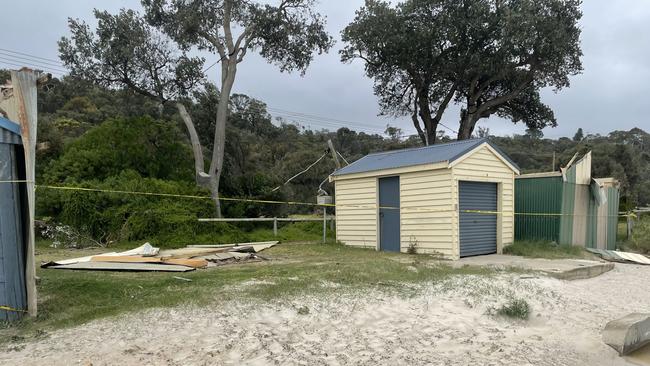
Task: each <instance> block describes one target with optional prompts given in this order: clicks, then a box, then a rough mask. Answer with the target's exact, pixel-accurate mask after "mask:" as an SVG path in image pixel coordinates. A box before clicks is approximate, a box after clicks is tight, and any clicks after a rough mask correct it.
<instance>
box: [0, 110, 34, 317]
mask: <svg viewBox="0 0 650 366" xmlns="http://www.w3.org/2000/svg"><path fill="white" fill-rule="evenodd" d="M24 156H25V155H24V152H23V146H22V138H21V134H20V127H19V126H18V125H17V124H15V123H13V122H11V121H10V120H8V119H5V118H3V117H1V116H0V321H13V320H17V319H19V318H21V317H22V315H23V314H25V313H24V311H25V310H26V308H27V292H26V282H25V258H26V256H25V251H26V245H25V237H26V235H25V234H26V230H27V227H26V223H27V220H26V219H27V217H28V216H27V215H28V213H27V211H26V207H27V194H26V193H27V192H26V190H25V184H24V183H8V182H11V181H19V180H25V158H24Z"/></svg>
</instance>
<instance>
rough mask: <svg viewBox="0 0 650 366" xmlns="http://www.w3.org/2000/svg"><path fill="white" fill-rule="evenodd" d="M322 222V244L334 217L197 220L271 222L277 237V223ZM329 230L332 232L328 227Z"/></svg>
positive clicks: (206, 220) (331, 228)
mask: <svg viewBox="0 0 650 366" xmlns="http://www.w3.org/2000/svg"><path fill="white" fill-rule="evenodd" d="M319 221H322V222H323V242H325V241H326V240H327V222H328V221H329V222H330V223H331V225H333V224H334V221H336V217H335V216H330V217H327V216H323V218H312V217H305V218H294V217H251V218H247V217H240V218H218V219H217V218H214V219H199V222H273V236H278V222H319ZM330 230H334V228H333V227H330Z"/></svg>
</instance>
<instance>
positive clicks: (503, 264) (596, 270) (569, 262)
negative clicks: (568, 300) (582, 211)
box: [451, 254, 614, 280]
mask: <svg viewBox="0 0 650 366" xmlns="http://www.w3.org/2000/svg"><path fill="white" fill-rule="evenodd" d="M451 263H452V265H453V266H458V267H462V266H480V267H491V268H499V269H507V268H521V269H524V270H529V271H535V272H541V273H543V274H545V275H548V276H551V277H554V278H558V279H561V280H581V279H587V278H592V277H596V276H600V275H601V274H603V273H605V272H608V271H611V270H612V269H613V268H614V263H611V262H598V261H590V260H584V259H542V258H525V257H518V256H514V255H502V254H492V255H482V256H477V257H468V258H461V259H460V260H458V261H454V262H451Z"/></svg>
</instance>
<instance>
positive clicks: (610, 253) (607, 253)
mask: <svg viewBox="0 0 650 366" xmlns="http://www.w3.org/2000/svg"><path fill="white" fill-rule="evenodd" d="M587 251H589V252H591V253H594V254H598V255H600V256H601V257H602V258H603V259H604V260H607V261H610V262H622V263H630V262H631V263H637V264H645V265H650V258H648V257H646V256H644V255H641V254H637V253H630V252H621V251H616V250H604V249H594V248H587Z"/></svg>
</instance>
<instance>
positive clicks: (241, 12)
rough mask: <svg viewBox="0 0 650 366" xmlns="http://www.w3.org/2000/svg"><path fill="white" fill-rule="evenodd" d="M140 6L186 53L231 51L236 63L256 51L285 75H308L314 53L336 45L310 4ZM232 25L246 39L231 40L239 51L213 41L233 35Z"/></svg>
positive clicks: (168, 2)
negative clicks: (307, 69) (295, 72)
mask: <svg viewBox="0 0 650 366" xmlns="http://www.w3.org/2000/svg"><path fill="white" fill-rule="evenodd" d="M142 5H143V8H144V10H145V17H146V19H147V21H148V22H149V23H150V24H151V25H153V26H155V27H157V28H158V29H160V30H161V31H162V32H164V33H165V34H167V35H169V36H170V37H171V38H172V39H173V40H174V41H175V42H177V43H178V44H179V46H180V47H181V48H183V49H187V48H191V47H194V46H195V47H198V48H199V49H207V50H209V51H215V48H216V49H219V52H223V48H225V47H227V48H228V52H230V53H231V55H229V56H235V58H243V56H244V55H245V53H246V52H247V51H249V50H250V51H256V52H258V53H259V54H260V55H261V56H262V57H263V58H264V59H266V60H267V61H269V62H270V63H273V64H276V65H277V66H278V67H279V68H280V70H282V71H292V70H300V71H303V72H304V70H306V68H307V67H308V66H309V64H310V63H311V61H312V59H313V55H312V53H315V52H318V53H319V54H320V53H324V52H327V50H329V48H330V47H331V46H332V38H331V37H330V36H329V35H328V34H327V32H326V31H325V18H324V17H323V16H321V15H320V14H318V13H317V12H315V11H314V9H313V7H312V6H313V1H311V0H292V1H283V2H281V3H280V4H279V5H277V6H275V5H271V4H260V3H257V2H253V1H232V0H227V1H221V0H204V1H192V2H186V1H172V0H143V1H142ZM225 24H228V25H229V26H228V29H221V28H222V26H223V28H226V27H225ZM230 24H232V27H233V28H236V29H241V30H242V31H243V32H244V34H245V39H244V37H242V38H241V40H243V43H242V42H240V41H237V39H230V41H231V42H233V43H235V42H237V43H236V44H237V47H233V46H232V45H227V44H224V43H223V42H222V41H223V39H221V38H220V37H214V36H213V35H214V34H223V33H222V32H224V33H225V32H228V33H230V32H231V31H232V29H231V28H230ZM240 52H241V53H240ZM240 56H241V57H240ZM222 57H223V56H222Z"/></svg>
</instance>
